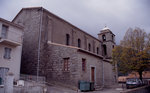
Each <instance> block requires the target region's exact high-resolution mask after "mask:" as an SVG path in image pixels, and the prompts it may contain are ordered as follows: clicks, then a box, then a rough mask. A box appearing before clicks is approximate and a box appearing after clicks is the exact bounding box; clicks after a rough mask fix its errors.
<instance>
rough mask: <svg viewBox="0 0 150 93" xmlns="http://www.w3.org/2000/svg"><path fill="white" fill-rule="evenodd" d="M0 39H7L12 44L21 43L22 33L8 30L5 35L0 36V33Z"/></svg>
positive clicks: (0, 34)
mask: <svg viewBox="0 0 150 93" xmlns="http://www.w3.org/2000/svg"><path fill="white" fill-rule="evenodd" d="M4 36H5V37H4ZM0 39H7V40H10V41H13V42H17V43H22V32H20V31H17V30H15V29H14V30H8V31H7V33H6V35H2V33H1V31H0Z"/></svg>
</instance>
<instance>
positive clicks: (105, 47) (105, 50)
mask: <svg viewBox="0 0 150 93" xmlns="http://www.w3.org/2000/svg"><path fill="white" fill-rule="evenodd" d="M103 51H104V53H103V54H104V56H106V55H107V46H106V45H103Z"/></svg>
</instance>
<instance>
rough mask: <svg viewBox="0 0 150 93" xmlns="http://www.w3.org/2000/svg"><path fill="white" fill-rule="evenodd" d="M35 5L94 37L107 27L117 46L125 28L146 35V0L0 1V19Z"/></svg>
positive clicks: (149, 0) (149, 7)
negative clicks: (142, 32)
mask: <svg viewBox="0 0 150 93" xmlns="http://www.w3.org/2000/svg"><path fill="white" fill-rule="evenodd" d="M38 6H42V7H44V8H46V9H47V10H49V11H50V12H52V13H54V14H55V15H57V16H59V17H61V18H63V19H65V20H67V21H68V22H70V23H71V24H73V25H75V26H77V27H78V28H80V29H82V30H84V31H86V32H88V33H90V34H91V35H93V36H95V37H97V34H98V33H99V31H100V30H101V29H102V28H103V27H104V26H105V25H107V26H108V27H109V28H110V30H111V31H112V32H113V33H114V34H115V35H116V42H117V44H119V42H120V40H122V38H123V36H124V34H125V32H126V30H127V29H128V28H129V27H132V28H135V27H140V28H141V29H144V30H145V31H146V32H150V0H0V17H1V18H4V19H7V20H9V21H11V20H12V19H13V18H14V17H15V16H16V14H17V13H18V12H19V11H20V10H21V8H25V7H38Z"/></svg>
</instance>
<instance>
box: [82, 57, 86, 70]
mask: <svg viewBox="0 0 150 93" xmlns="http://www.w3.org/2000/svg"><path fill="white" fill-rule="evenodd" d="M82 71H86V59H84V58H82Z"/></svg>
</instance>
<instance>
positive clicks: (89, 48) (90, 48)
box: [88, 43, 91, 51]
mask: <svg viewBox="0 0 150 93" xmlns="http://www.w3.org/2000/svg"><path fill="white" fill-rule="evenodd" d="M88 47H89V51H91V44H90V43H89V45H88Z"/></svg>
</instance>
